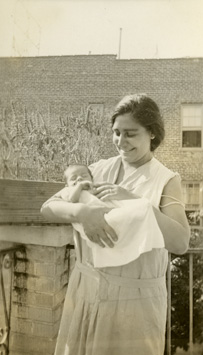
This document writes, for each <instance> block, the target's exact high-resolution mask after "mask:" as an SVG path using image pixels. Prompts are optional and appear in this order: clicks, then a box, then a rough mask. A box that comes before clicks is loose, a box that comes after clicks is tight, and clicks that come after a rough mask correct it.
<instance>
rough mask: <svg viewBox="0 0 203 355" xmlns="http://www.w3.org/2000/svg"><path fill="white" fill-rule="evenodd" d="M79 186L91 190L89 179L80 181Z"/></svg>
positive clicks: (91, 185)
mask: <svg viewBox="0 0 203 355" xmlns="http://www.w3.org/2000/svg"><path fill="white" fill-rule="evenodd" d="M80 186H81V187H82V189H83V190H92V187H93V184H92V182H91V181H88V180H85V181H80Z"/></svg>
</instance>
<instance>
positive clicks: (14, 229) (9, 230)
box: [0, 224, 73, 247]
mask: <svg viewBox="0 0 203 355" xmlns="http://www.w3.org/2000/svg"><path fill="white" fill-rule="evenodd" d="M72 236H73V232H72V226H71V225H39V226H35V225H33V226H29V225H6V224H5V225H0V243H1V242H7V243H8V242H9V243H17V244H33V245H42V246H52V247H62V246H64V245H67V244H73V237H72Z"/></svg>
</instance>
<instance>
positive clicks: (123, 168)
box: [116, 152, 153, 184]
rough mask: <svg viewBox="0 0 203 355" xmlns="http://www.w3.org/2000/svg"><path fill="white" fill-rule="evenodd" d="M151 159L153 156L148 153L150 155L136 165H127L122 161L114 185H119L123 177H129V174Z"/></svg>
mask: <svg viewBox="0 0 203 355" xmlns="http://www.w3.org/2000/svg"><path fill="white" fill-rule="evenodd" d="M152 158H153V154H152V153H151V152H150V155H148V156H147V157H144V158H142V159H140V160H139V161H137V162H136V163H128V162H126V161H123V160H122V162H121V165H120V169H119V173H118V177H117V180H116V184H120V183H121V182H122V181H123V179H124V178H125V175H129V174H130V173H132V172H133V171H135V170H136V169H137V168H139V167H140V166H142V165H144V164H146V163H148V162H149V161H150V160H151V159H152Z"/></svg>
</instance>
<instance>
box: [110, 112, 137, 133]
mask: <svg viewBox="0 0 203 355" xmlns="http://www.w3.org/2000/svg"><path fill="white" fill-rule="evenodd" d="M140 127H141V125H140V124H139V123H138V121H137V120H136V118H134V117H133V116H132V114H131V113H125V114H123V115H119V116H117V117H116V119H115V121H114V124H113V127H112V128H113V129H122V130H126V131H129V130H133V131H136V130H138V129H139V128H140Z"/></svg>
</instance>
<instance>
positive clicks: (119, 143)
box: [118, 134, 126, 146]
mask: <svg viewBox="0 0 203 355" xmlns="http://www.w3.org/2000/svg"><path fill="white" fill-rule="evenodd" d="M125 142H126V139H125V137H124V136H123V135H122V134H121V135H120V136H119V137H118V145H119V146H123V145H124V144H125Z"/></svg>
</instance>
